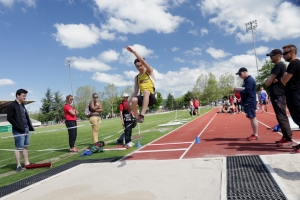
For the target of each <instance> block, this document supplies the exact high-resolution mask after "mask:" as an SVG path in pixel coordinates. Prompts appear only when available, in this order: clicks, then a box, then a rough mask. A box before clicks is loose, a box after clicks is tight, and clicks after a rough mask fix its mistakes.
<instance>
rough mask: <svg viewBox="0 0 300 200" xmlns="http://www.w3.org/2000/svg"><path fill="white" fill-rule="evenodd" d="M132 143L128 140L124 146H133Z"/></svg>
mask: <svg viewBox="0 0 300 200" xmlns="http://www.w3.org/2000/svg"><path fill="white" fill-rule="evenodd" d="M133 145H134V144H133V143H132V142H128V143H127V144H126V145H125V146H127V147H133Z"/></svg>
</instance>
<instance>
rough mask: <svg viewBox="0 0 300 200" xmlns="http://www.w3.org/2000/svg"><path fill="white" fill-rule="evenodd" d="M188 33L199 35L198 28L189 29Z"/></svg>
mask: <svg viewBox="0 0 300 200" xmlns="http://www.w3.org/2000/svg"><path fill="white" fill-rule="evenodd" d="M188 33H189V34H192V35H198V30H197V29H192V30H189V32H188Z"/></svg>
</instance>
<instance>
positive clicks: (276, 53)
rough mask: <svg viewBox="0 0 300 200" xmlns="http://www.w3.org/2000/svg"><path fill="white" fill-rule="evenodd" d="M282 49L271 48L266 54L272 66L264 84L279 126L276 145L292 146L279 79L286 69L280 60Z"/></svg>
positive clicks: (283, 95) (284, 98)
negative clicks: (279, 138)
mask: <svg viewBox="0 0 300 200" xmlns="http://www.w3.org/2000/svg"><path fill="white" fill-rule="evenodd" d="M281 55H282V51H281V50H280V49H273V50H272V51H271V52H270V53H268V54H266V56H270V59H271V62H272V63H274V64H275V65H274V67H273V68H272V70H271V73H270V76H269V77H268V78H267V79H266V80H265V84H266V86H268V87H269V92H270V97H271V102H272V106H273V109H274V112H275V115H276V118H277V121H278V123H279V125H280V127H281V132H282V138H281V140H279V141H276V142H275V143H277V146H292V145H293V143H292V136H293V134H292V130H291V127H290V123H289V119H288V117H287V115H286V97H285V93H284V85H283V84H282V83H281V82H280V81H279V80H280V79H281V78H282V77H283V74H284V73H285V71H286V66H285V65H284V63H283V62H282V61H281Z"/></svg>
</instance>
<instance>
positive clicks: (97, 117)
mask: <svg viewBox="0 0 300 200" xmlns="http://www.w3.org/2000/svg"><path fill="white" fill-rule="evenodd" d="M92 97H93V100H92V101H90V105H89V107H90V111H91V114H90V123H91V124H92V138H93V142H94V143H96V142H98V141H99V138H98V133H99V128H100V123H101V112H102V105H101V102H100V101H99V99H98V94H97V93H93V94H92Z"/></svg>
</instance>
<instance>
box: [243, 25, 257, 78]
mask: <svg viewBox="0 0 300 200" xmlns="http://www.w3.org/2000/svg"><path fill="white" fill-rule="evenodd" d="M245 25H246V31H247V33H248V31H250V30H251V32H252V39H253V46H254V54H255V62H256V69H257V76H259V74H258V64H257V55H256V46H255V38H254V34H253V30H255V29H256V28H257V20H254V21H250V22H248V23H246V24H245Z"/></svg>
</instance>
